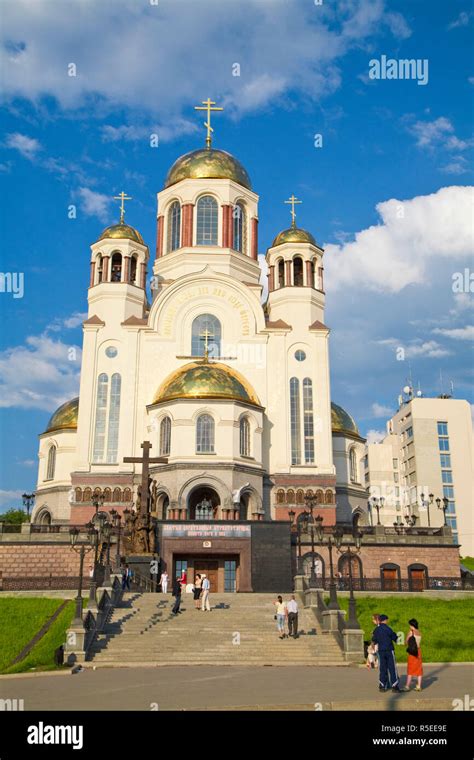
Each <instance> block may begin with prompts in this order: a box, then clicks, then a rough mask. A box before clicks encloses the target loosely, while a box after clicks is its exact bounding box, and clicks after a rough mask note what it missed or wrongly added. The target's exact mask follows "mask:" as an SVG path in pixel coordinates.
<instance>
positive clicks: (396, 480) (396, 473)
mask: <svg viewBox="0 0 474 760" xmlns="http://www.w3.org/2000/svg"><path fill="white" fill-rule="evenodd" d="M398 481H399V475H398V472H394V473H393V482H394V483H398Z"/></svg>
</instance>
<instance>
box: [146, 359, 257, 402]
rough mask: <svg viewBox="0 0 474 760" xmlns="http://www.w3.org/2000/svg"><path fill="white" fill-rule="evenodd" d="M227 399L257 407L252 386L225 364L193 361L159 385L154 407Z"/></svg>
mask: <svg viewBox="0 0 474 760" xmlns="http://www.w3.org/2000/svg"><path fill="white" fill-rule="evenodd" d="M197 398H199V399H201V398H207V399H217V398H219V399H228V400H230V401H244V402H245V403H247V404H254V405H255V406H260V402H259V400H258V397H257V395H256V393H255V391H254V390H253V388H252V386H251V385H250V384H249V383H248V382H247V380H246V379H245V378H244V377H243V376H242V375H241V374H240V373H239V372H237V371H236V370H235V369H231V368H230V367H228V366H227V365H226V364H219V363H217V362H216V363H212V364H211V363H209V362H206V361H202V362H200V361H195V362H191V363H190V364H185V365H184V367H180V369H177V370H175V372H173V373H172V374H171V375H169V376H168V377H167V378H166V380H164V382H163V383H162V384H161V386H160V387H159V389H158V391H157V393H156V394H155V397H154V399H153V404H158V403H161V402H163V401H172V400H174V399H197Z"/></svg>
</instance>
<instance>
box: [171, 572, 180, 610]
mask: <svg viewBox="0 0 474 760" xmlns="http://www.w3.org/2000/svg"><path fill="white" fill-rule="evenodd" d="M173 596H174V598H175V602H174V605H173V609H172V610H171V612H172V614H173V615H181V610H180V609H179V607H180V605H181V578H180V577H179V575H177V576H176V578H175V580H174V583H173Z"/></svg>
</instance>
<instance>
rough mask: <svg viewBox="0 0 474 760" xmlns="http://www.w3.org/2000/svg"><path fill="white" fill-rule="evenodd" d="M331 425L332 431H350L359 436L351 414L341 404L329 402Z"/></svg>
mask: <svg viewBox="0 0 474 760" xmlns="http://www.w3.org/2000/svg"><path fill="white" fill-rule="evenodd" d="M331 426H332V432H333V433H352V435H358V436H360V433H359V429H358V427H357V425H356V423H355V422H354V419H353V418H352V417H351V415H350V414H349V413H348V412H346V410H345V409H343V408H342V406H338V405H337V404H335V403H334V402H331Z"/></svg>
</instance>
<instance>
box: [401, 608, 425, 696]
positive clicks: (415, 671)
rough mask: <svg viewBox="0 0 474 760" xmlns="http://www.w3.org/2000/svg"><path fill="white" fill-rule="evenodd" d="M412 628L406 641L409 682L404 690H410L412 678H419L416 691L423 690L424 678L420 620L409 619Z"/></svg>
mask: <svg viewBox="0 0 474 760" xmlns="http://www.w3.org/2000/svg"><path fill="white" fill-rule="evenodd" d="M408 625H409V626H410V630H409V631H408V633H407V636H406V639H405V643H406V645H407V652H408V660H407V682H406V685H405V688H404V689H403V691H410V684H411V679H412V678H416V679H417V685H416V686H415V691H421V679H422V678H423V660H422V657H421V649H420V643H421V633H420V629H419V626H418V621H417V620H416V619H415V618H412V619H411V620H409V621H408Z"/></svg>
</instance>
